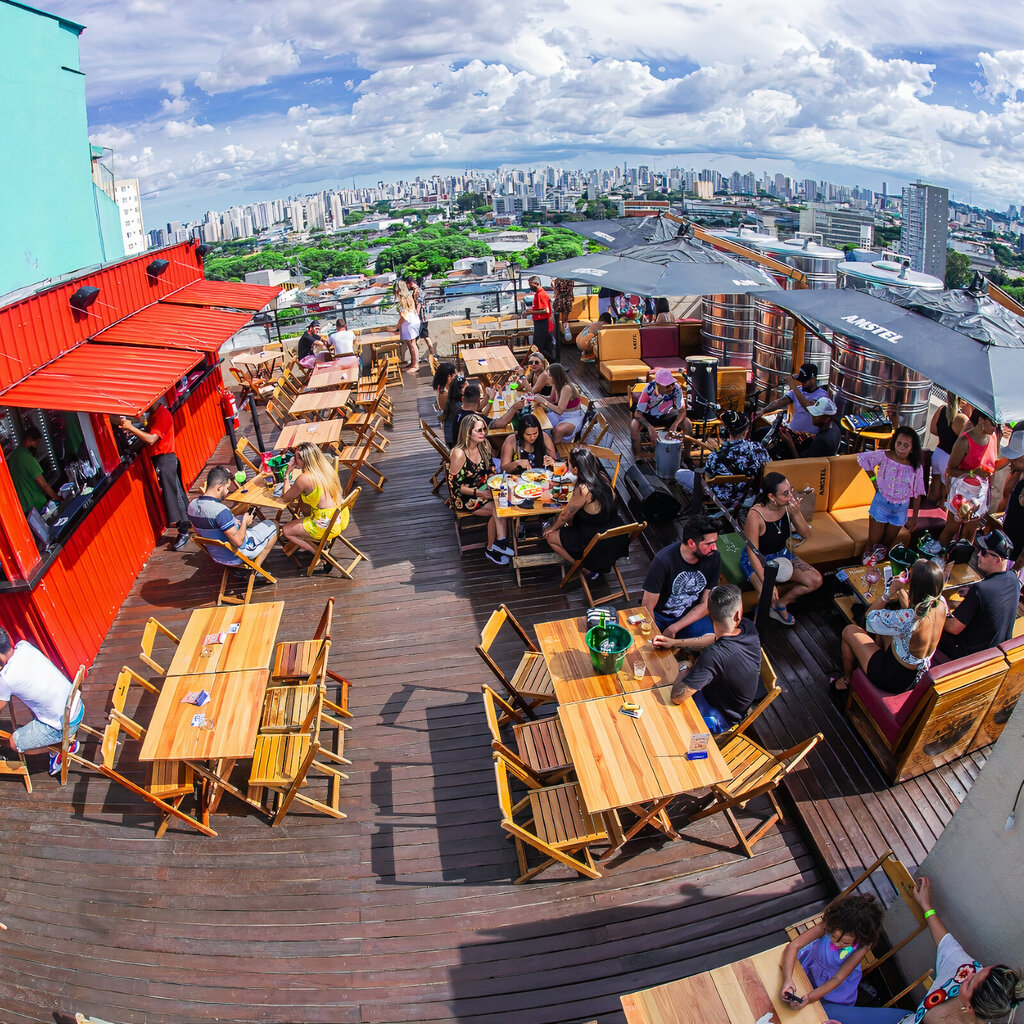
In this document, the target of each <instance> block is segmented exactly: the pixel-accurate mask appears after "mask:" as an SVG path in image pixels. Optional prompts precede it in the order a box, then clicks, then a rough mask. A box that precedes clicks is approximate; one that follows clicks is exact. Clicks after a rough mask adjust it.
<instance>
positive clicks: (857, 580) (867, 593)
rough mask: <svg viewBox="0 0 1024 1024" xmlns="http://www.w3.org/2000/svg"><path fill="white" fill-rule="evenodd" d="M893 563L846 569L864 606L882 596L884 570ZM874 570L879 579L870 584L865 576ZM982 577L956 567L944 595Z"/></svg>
mask: <svg viewBox="0 0 1024 1024" xmlns="http://www.w3.org/2000/svg"><path fill="white" fill-rule="evenodd" d="M891 564H892V563H891V562H879V563H878V565H874V566H871V565H850V566H847V567H846V570H845V571H846V575H847V576H848V577H849V582H850V586H851V587H852V588H853V592H854V594H856V595H857V598H858V599H859V600H860V601H862V602H863V603H864V604H871V602H872V601H876V600H877V599H878V598H879V597H881V596H882V591H883V590H885V579H884V578H883V573H882V569H883V567H884V566H886V565H891ZM872 569H874V571H875V572H877V573H878V579H877V580H876V581H875V582H874V583H868V581H867V580H866V579H865V576H866V575H867V574H868V573H869V572H871V570H872ZM895 570H896V567H895V566H893V574H894V575H898V574H897V573H896V571H895ZM980 579H981V577H980V576H979V575H978V574H977V573H976V572H975V571H974V570H973V569H972V568H971V567H970V566H969V565H966V564H964V565H954V566H953V569H952V571H951V572H950V574H949V579H948V580H947V581H946V583H945V584H944V585H943V587H942V590H943V593H945V592H946V591H949V590H958V589H959V588H960V587H965V586H967V585H968V584H969V583H977V582H978V580H980Z"/></svg>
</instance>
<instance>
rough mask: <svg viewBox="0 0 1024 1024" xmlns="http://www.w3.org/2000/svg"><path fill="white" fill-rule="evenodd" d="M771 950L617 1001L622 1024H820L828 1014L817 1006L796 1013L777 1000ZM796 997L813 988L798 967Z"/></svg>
mask: <svg viewBox="0 0 1024 1024" xmlns="http://www.w3.org/2000/svg"><path fill="white" fill-rule="evenodd" d="M785 948H786V947H785V945H781V946H775V947H774V948H772V949H768V950H765V952H763V953H756V954H755V955H754V956H748V957H747V958H746V959H745V960H737V961H736V962H735V963H732V964H726V966H725V967H716V968H715V969H714V970H712V971H705V972H704V973H703V974H694V975H693V976H692V977H689V978H683V979H681V980H680V981H670V982H669V983H668V984H667V985H658V986H656V987H655V988H645V989H642V990H641V991H640V992H632V993H630V994H629V995H625V996H621V997H620V1001H621V1003H622V1010H623V1013H625V1015H626V1022H627V1024H768V1022H769V1021H770V1022H772V1024H775V1022H777V1021H782V1022H783V1024H822V1022H823V1021H826V1020H828V1014H827V1013H825V1011H824V1010H823V1009H822V1006H821V1003H820V1002H817V1003H811V1004H810V1005H809V1006H803V1007H800V1008H799V1009H796V1008H794V1007H792V1006H790V1005H789V1003H786V1002H784V1001H783V1000H782V999H780V998H779V989H780V988H781V987H782V972H781V970H780V968H781V964H782V951H783V950H784V949H785ZM793 981H794V983H795V984H796V987H797V992H798V993H804V994H806V993H807V992H809V991H810V990H811V988H812V986H811V984H810V982H809V981H808V980H807V975H806V974H805V973H804V969H803V968H802V967H801V966H800V962H799V961H797V963H796V965H795V966H794V968H793Z"/></svg>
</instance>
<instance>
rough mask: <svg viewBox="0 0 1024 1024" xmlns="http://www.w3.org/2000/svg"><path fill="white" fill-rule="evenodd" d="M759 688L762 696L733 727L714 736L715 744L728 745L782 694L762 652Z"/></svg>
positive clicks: (766, 657)
mask: <svg viewBox="0 0 1024 1024" xmlns="http://www.w3.org/2000/svg"><path fill="white" fill-rule="evenodd" d="M761 686H762V687H763V688H764V696H763V697H760V698H759V699H758V700H755V701H754V703H753V704H752V705H751V706H750V709H749V710H748V711H747V713H746V715H744V716H743V718H742V719H741V720H740V721H739V722H737V723H736V724H735V725H731V726H729V728H728V729H726V730H725V732H720V733H716V734H715V742H716V743H717V744H718V745H719V746H720V747H721V746H723V745H724V744H726V743H728V742H729V740H731V739H732V738H733V737H734V736H739V735H740V734H741V733H745V732H746V731H747V730H748V729H749V728H750V727H751V726H752V725H753V724H754V722H756V721H757V720H758V719H759V718H760V717H761V715H762V714H764V711H765V709H766V708H767V707H768V705H769V704H771V702H772V701H773V700H775V698H776V697H778V696H779V694H780V693H782V688H781V687H780V686H779V677H778V675H777V674H776V672H775V669H774V668H773V667H772V663H771V662H770V661H769V660H768V655H767V654H765V652H764V651H763V650H762V651H761Z"/></svg>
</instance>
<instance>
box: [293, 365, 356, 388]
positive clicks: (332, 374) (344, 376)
mask: <svg viewBox="0 0 1024 1024" xmlns="http://www.w3.org/2000/svg"><path fill="white" fill-rule="evenodd" d="M358 382H359V364H358V363H352V362H349V363H347V364H346V365H345V366H335V364H334V363H317V365H316V366H314V367H313V371H312V373H310V375H309V380H307V381H306V386H305V388H304V389H303V390H305V391H318V390H320V389H321V388H339V387H344V386H346V385H348V386H349V387H352V386H354V385H355V384H357V383H358Z"/></svg>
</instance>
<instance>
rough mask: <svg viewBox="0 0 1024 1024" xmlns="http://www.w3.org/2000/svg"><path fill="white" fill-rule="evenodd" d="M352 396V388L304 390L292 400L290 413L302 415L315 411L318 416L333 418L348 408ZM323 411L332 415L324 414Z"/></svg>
mask: <svg viewBox="0 0 1024 1024" xmlns="http://www.w3.org/2000/svg"><path fill="white" fill-rule="evenodd" d="M351 397H352V391H351V389H350V388H344V389H341V390H336V391H303V393H302V394H301V395H299V397H298V398H296V399H295V401H294V402H292V407H291V410H290V411H289V415H292V416H301V415H304V414H305V413H307V412H308V413H315V414H316V415H317V417H318V418H322V419H331V418H333V417H334V416H336V415H337V414H338V413H340V412H341V410H343V409H344V408H346V406H347V405H348V403H349V400H350V399H351ZM323 413H328V414H330V415H328V416H323Z"/></svg>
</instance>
